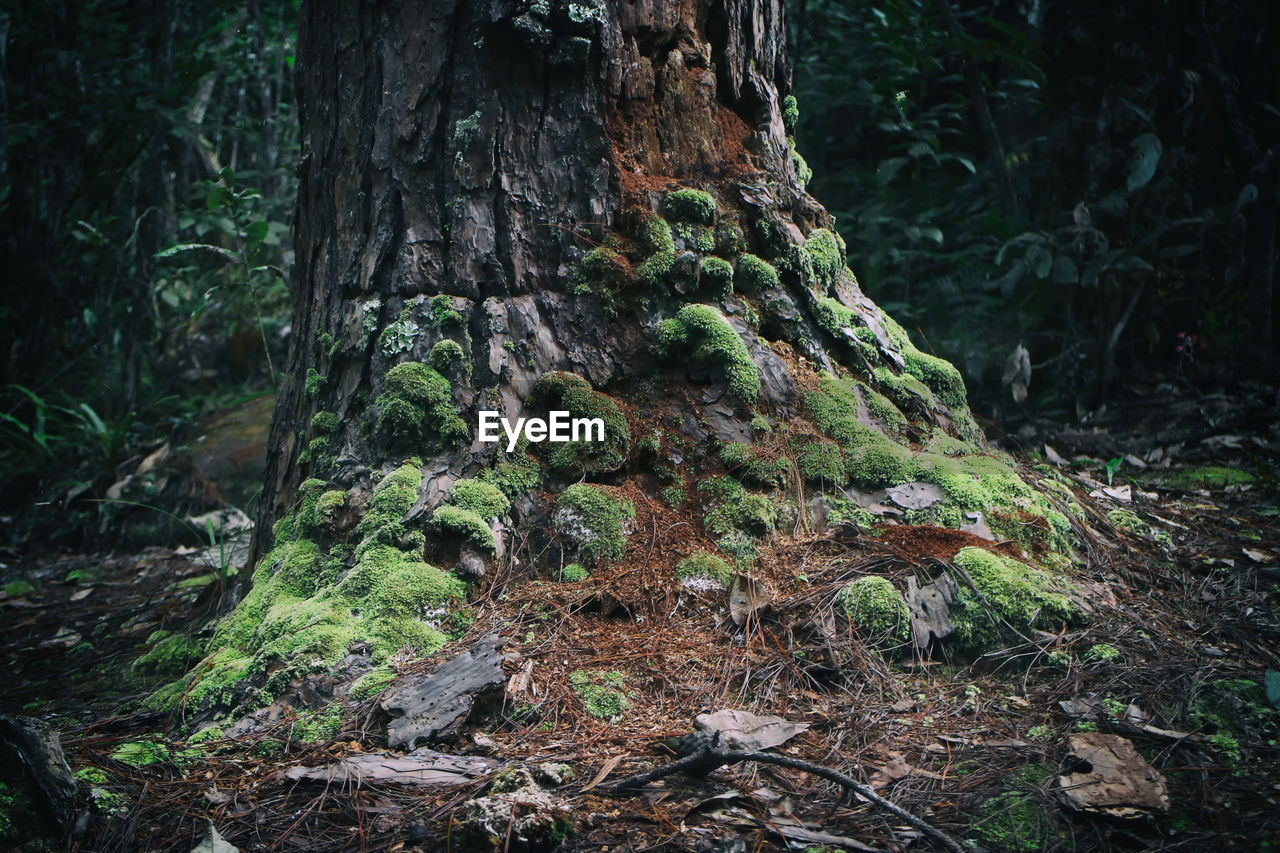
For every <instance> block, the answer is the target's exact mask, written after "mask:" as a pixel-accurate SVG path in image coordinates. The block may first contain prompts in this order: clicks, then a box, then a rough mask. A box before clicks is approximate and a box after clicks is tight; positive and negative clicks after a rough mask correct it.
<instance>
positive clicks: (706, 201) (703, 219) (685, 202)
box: [662, 188, 716, 225]
mask: <svg viewBox="0 0 1280 853" xmlns="http://www.w3.org/2000/svg"><path fill="white" fill-rule="evenodd" d="M662 209H663V212H664V213H666V214H667V216H668V217H670V218H671V219H674V220H676V221H677V222H694V223H697V224H700V225H711V224H712V223H714V222H715V218H716V200H715V199H714V198H712V197H711V194H710V193H708V192H704V191H702V190H695V189H687V188H686V189H679V190H673V191H672V192H669V193H667V194H666V195H665V196H663V199H662Z"/></svg>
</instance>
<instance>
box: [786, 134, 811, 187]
mask: <svg viewBox="0 0 1280 853" xmlns="http://www.w3.org/2000/svg"><path fill="white" fill-rule="evenodd" d="M787 149H788V151H789V152H790V153H791V165H792V167H793V168H794V169H795V170H796V179H797V180H798V181H799V182H800V188H801V189H804V188H805V187H808V186H809V182H810V181H812V180H813V169H812V168H811V167H810V166H809V163H808V162H807V161H806V160H805V159H804V155H803V154H801V153H800V150H799V149H798V148H796V144H795V142H794V141H793V140H790V139H788V140H787Z"/></svg>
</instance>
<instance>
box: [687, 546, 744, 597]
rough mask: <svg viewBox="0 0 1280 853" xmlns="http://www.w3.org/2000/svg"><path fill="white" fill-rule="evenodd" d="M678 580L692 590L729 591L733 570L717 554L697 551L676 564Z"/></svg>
mask: <svg viewBox="0 0 1280 853" xmlns="http://www.w3.org/2000/svg"><path fill="white" fill-rule="evenodd" d="M676 578H677V579H678V580H679V581H680V585H681V586H686V587H690V588H692V589H728V588H729V584H731V583H733V569H731V568H730V567H729V564H728V563H726V562H725V561H724V560H722V559H720V558H719V557H717V556H716V555H715V554H710V553H707V552H706V551H696V552H694V553H693V554H690V555H689V556H687V557H685V558H684V559H683V560H681V561H680V562H678V563H676Z"/></svg>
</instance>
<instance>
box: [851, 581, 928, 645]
mask: <svg viewBox="0 0 1280 853" xmlns="http://www.w3.org/2000/svg"><path fill="white" fill-rule="evenodd" d="M836 606H837V607H839V608H840V610H841V611H842V612H843V613H844V614H845V616H847V617H848V618H849V621H850V622H852V623H853V624H854V625H857V626H858V627H859V628H861V629H862V630H863V631H864V632H865V633H866V634H867V635H868V636H869V637H870V638H871V639H872V640H884V641H894V642H901V641H905V640H906V639H908V638H909V637H910V636H911V617H910V613H909V612H908V611H907V602H906V600H905V599H904V598H903V597H902V594H901V593H900V592H898V590H897V589H896V588H894V585H893V584H892V583H890V582H889V581H888V580H886V579H885V578H882V577H875V576H867V577H860V578H855V579H854V580H852V581H850V582H849V583H847V584H845V585H844V587H843V588H841V590H840V592H838V593H836Z"/></svg>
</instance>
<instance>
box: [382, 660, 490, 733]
mask: <svg viewBox="0 0 1280 853" xmlns="http://www.w3.org/2000/svg"><path fill="white" fill-rule="evenodd" d="M500 643H501V639H500V638H499V637H498V635H496V634H490V635H488V636H486V637H483V638H482V639H481V640H480V641H479V642H477V643H476V644H475V645H474V646H472V647H471V648H469V649H467V650H466V651H464V652H462V653H461V654H459V655H457V656H456V657H453V658H450V659H449V660H447V661H445V662H444V663H442V664H440V665H439V666H437V667H436V668H435V669H434V670H432V671H431V672H430V673H429V674H427V675H413V676H409V677H407V678H402V679H400V680H399V681H397V682H395V683H394V684H392V685H391V686H390V687H389V688H387V691H386V693H384V694H383V697H382V703H381V704H382V709H383V710H384V711H387V712H388V713H390V714H391V715H392V716H394V717H395V719H393V720H392V721H391V722H390V723H388V724H387V744H388V745H389V746H391V747H392V748H393V749H397V748H408V749H413V748H414V747H415V746H416V745H417V744H418V742H419V741H438V740H448V739H450V738H452V737H454V736H455V735H456V734H457V732H458V730H459V728H461V726H462V724H463V723H464V722H466V720H467V717H469V716H470V714H471V709H472V706H473V705H474V704H475V702H476V700H477V699H479V698H481V697H484V696H487V695H488V694H492V693H494V692H495V691H501V690H502V688H503V685H504V683H505V680H506V679H505V677H504V676H503V674H502V655H501V654H500V653H499V652H498V645H499V644H500Z"/></svg>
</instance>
